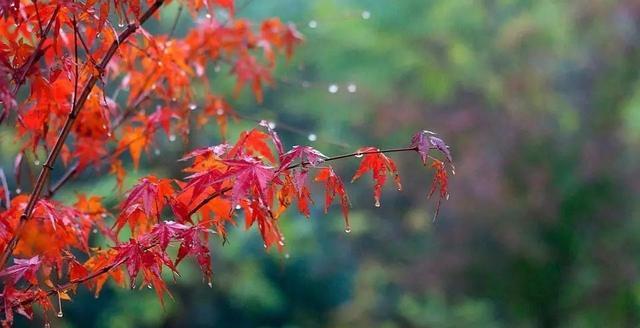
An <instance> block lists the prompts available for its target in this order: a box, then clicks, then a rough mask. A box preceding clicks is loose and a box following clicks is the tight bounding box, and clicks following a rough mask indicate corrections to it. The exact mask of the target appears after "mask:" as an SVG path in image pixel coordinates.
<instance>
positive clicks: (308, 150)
mask: <svg viewBox="0 0 640 328" xmlns="http://www.w3.org/2000/svg"><path fill="white" fill-rule="evenodd" d="M326 158H327V156H325V155H324V154H322V153H321V152H319V151H318V150H316V149H315V148H313V147H310V146H293V148H291V150H290V151H288V152H287V153H285V154H283V155H282V156H280V170H283V169H286V168H287V167H289V165H291V164H292V163H293V161H294V160H296V159H298V160H300V163H301V164H302V165H311V166H316V165H318V164H320V163H322V162H323V161H324V160H325V159H326Z"/></svg>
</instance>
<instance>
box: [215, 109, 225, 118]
mask: <svg viewBox="0 0 640 328" xmlns="http://www.w3.org/2000/svg"><path fill="white" fill-rule="evenodd" d="M216 114H218V116H222V115H223V114H224V109H222V108H218V109H217V110H216Z"/></svg>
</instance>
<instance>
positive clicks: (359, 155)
mask: <svg viewBox="0 0 640 328" xmlns="http://www.w3.org/2000/svg"><path fill="white" fill-rule="evenodd" d="M354 156H355V157H356V158H362V156H364V155H363V154H362V153H361V152H357V153H356V154H355V155H354Z"/></svg>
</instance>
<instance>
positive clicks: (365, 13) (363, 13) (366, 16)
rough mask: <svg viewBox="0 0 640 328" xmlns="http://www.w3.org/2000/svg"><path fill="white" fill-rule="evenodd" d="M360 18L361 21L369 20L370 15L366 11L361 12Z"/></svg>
mask: <svg viewBox="0 0 640 328" xmlns="http://www.w3.org/2000/svg"><path fill="white" fill-rule="evenodd" d="M360 16H362V19H369V18H371V13H370V12H369V11H367V10H365V11H363V12H362V14H361V15H360Z"/></svg>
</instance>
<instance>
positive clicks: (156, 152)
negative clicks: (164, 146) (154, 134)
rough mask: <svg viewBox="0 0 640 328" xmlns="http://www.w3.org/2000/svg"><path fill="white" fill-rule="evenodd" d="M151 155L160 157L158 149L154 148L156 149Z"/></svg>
mask: <svg viewBox="0 0 640 328" xmlns="http://www.w3.org/2000/svg"><path fill="white" fill-rule="evenodd" d="M153 153H154V154H155V155H156V156H159V155H160V149H158V148H156V149H155V150H154V151H153Z"/></svg>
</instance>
